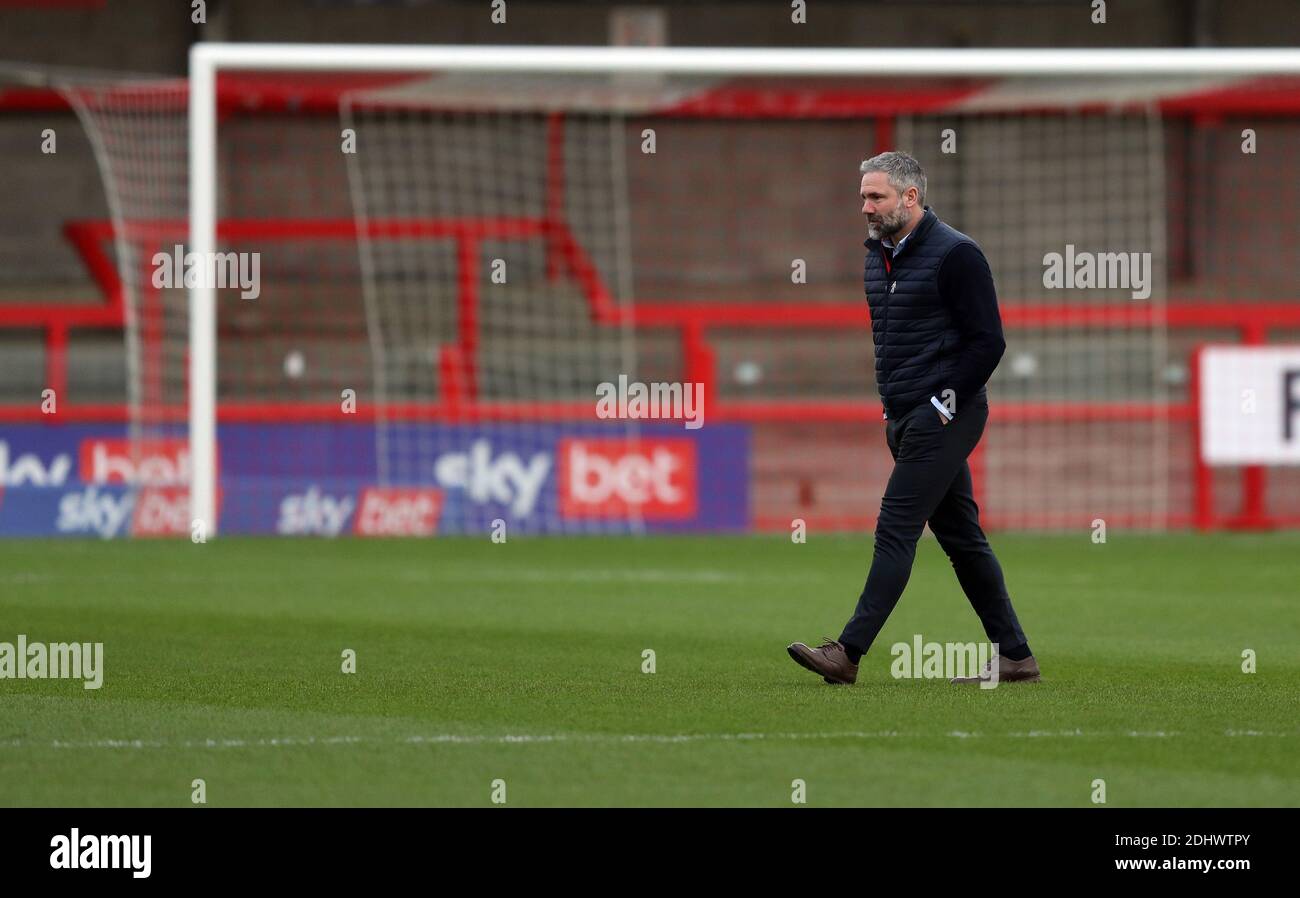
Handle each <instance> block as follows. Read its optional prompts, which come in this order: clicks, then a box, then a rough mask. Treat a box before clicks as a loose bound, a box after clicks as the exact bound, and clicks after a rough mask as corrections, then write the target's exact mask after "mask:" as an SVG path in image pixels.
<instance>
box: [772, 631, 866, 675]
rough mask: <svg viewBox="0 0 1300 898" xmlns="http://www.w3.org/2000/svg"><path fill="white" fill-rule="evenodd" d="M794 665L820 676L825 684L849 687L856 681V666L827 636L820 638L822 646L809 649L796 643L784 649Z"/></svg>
mask: <svg viewBox="0 0 1300 898" xmlns="http://www.w3.org/2000/svg"><path fill="white" fill-rule="evenodd" d="M786 651H787V652H789V653H790V657H791V658H793V659H794V660H795V663H796V664H799V665H801V666H803V667H806V668H808V669H809V670H811V671H812V672H813V673H818V674H821V675H822V679H823V680H825V681H826V682H827V683H843V684H844V685H846V686H851V685H853V684H854V683H855V682H857V679H858V666H857V665H856V664H854V663H853V662H852V661H850V660H849V656H848V655H847V654H845V652H844V646H842V645H840V644H839V643H838V642H836V641H835V640H834V639H831V638H830V637H829V636H823V637H822V644H821V645H819V646H817V648H815V649H813V648H809V647H808V646H806V645H804V644H803V643H802V642H796V643H794V644H793V645H791V646H789V647H787V648H786Z"/></svg>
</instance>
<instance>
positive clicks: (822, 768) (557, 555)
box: [0, 531, 1300, 807]
mask: <svg viewBox="0 0 1300 898" xmlns="http://www.w3.org/2000/svg"><path fill="white" fill-rule="evenodd" d="M992 541H993V544H994V547H995V549H996V550H997V552H998V554H999V557H1000V559H1001V561H1002V564H1003V567H1004V569H1005V571H1006V575H1007V581H1008V584H1009V587H1010V589H1011V593H1012V597H1013V599H1014V600H1015V602H1016V606H1017V610H1018V611H1019V613H1020V616H1021V621H1022V623H1023V625H1024V627H1025V630H1026V632H1027V633H1028V634H1029V636H1030V640H1031V644H1032V646H1033V648H1034V651H1035V654H1036V656H1037V657H1038V659H1039V662H1040V664H1041V666H1042V670H1043V676H1044V682H1042V683H1041V684H1015V685H1003V686H1001V687H999V688H997V689H993V690H980V689H977V688H970V687H966V688H961V687H954V686H950V685H948V684H947V683H946V682H944V681H940V680H895V679H893V678H892V677H891V676H890V674H889V665H890V661H891V658H890V655H889V646H890V644H892V643H894V642H900V641H910V640H911V639H912V636H913V634H918V633H919V634H921V635H922V636H923V637H924V638H925V639H926V640H927V641H939V642H943V641H949V640H951V641H973V640H979V639H982V638H983V633H982V631H981V630H980V627H979V625H978V622H977V620H976V618H975V616H974V614H973V613H972V612H971V610H970V608H969V606H968V605H967V603H966V600H965V598H964V596H963V595H962V594H961V591H960V589H959V587H958V584H957V581H956V578H955V577H954V575H953V573H952V570H951V567H950V566H949V564H948V562H947V559H946V558H945V557H944V556H943V554H942V552H941V551H940V550H939V548H938V546H937V544H936V543H935V542H934V540H933V539H932V538H930V537H929V536H928V535H927V537H926V538H925V539H923V540H922V542H921V545H920V547H919V549H918V553H917V563H916V567H915V569H914V571H913V574H912V580H911V583H910V584H909V586H908V589H907V591H906V592H905V593H904V595H903V599H902V601H901V602H900V604H899V606H898V608H897V610H896V611H895V613H894V616H893V617H892V618H891V619H890V621H889V624H888V626H887V627H886V629H885V631H884V632H883V633H882V635H881V637H880V640H879V641H878V642H877V644H876V647H875V648H874V649H873V651H872V652H871V654H869V655H868V656H867V657H866V658H864V660H863V664H862V670H861V673H860V677H859V681H858V684H857V685H856V686H853V687H832V686H827V685H826V684H824V683H822V682H821V680H820V679H818V678H816V677H815V676H813V675H812V674H810V673H808V672H807V671H805V670H803V669H802V668H799V667H797V666H796V665H795V664H794V663H793V662H791V661H790V659H789V658H788V657H787V655H786V653H785V645H786V644H787V643H789V642H792V641H795V640H801V641H811V640H815V639H816V638H817V637H819V636H821V635H822V634H827V635H831V636H835V635H837V634H838V632H839V628H840V626H841V625H842V624H843V622H844V620H845V618H846V617H847V616H848V614H849V613H850V611H851V610H852V606H853V604H854V602H855V600H856V598H857V594H858V591H859V589H860V587H861V584H862V580H863V578H864V577H865V575H866V571H867V567H868V564H869V561H870V556H871V539H870V537H869V536H860V537H849V536H833V537H832V536H818V535H816V534H813V535H812V536H811V537H810V540H809V542H808V543H807V544H806V545H794V544H792V543H791V542H790V541H789V539H788V538H776V537H771V538H768V537H682V538H646V539H627V538H611V539H605V538H575V539H524V538H512V539H510V541H509V542H508V543H506V544H503V545H494V544H492V543H491V542H489V541H488V540H487V539H486V538H483V539H434V540H419V541H404V540H403V541H359V540H358V541H314V540H282V539H269V540H245V539H220V540H215V541H212V542H210V543H208V544H207V545H192V544H190V543H188V542H185V543H178V542H169V541H135V542H121V543H98V542H75V541H4V542H0V579H3V589H0V641H7V642H14V641H15V640H16V638H17V636H18V634H19V633H22V634H26V636H27V637H28V639H29V640H32V641H38V640H39V641H46V642H66V641H73V640H76V641H89V642H103V643H104V662H105V663H104V666H105V672H104V684H103V687H102V688H101V689H99V690H85V689H83V688H82V685H81V683H80V682H79V681H75V680H16V679H3V680H0V804H5V805H56V806H59V805H92V806H94V805H163V806H188V805H190V804H191V783H192V781H193V780H194V779H196V778H202V779H203V780H204V781H205V783H206V791H207V801H208V804H209V805H211V806H223V805H439V806H441V805H457V806H490V805H491V801H490V798H491V792H492V782H493V780H497V779H500V780H504V781H505V783H506V800H507V803H508V804H509V805H511V806H537V805H624V804H630V805H769V806H787V807H789V806H790V805H791V793H792V785H791V784H792V782H793V781H794V780H796V779H800V780H803V781H804V782H805V783H806V796H807V803H808V805H822V806H824V805H869V806H881V805H926V806H934V805H987V806H992V805H1066V806H1080V807H1084V806H1091V804H1092V802H1091V797H1092V794H1093V787H1092V783H1093V780H1095V779H1104V780H1105V782H1106V797H1107V804H1108V805H1109V806H1135V805H1287V806H1295V805H1300V588H1298V587H1300V577H1298V576H1297V574H1298V571H1300V533H1294V532H1293V533H1278V534H1262V535H1248V534H1234V535H1215V536H1201V535H1193V534H1178V535H1143V534H1122V533H1121V534H1116V533H1115V532H1113V531H1112V533H1111V535H1110V539H1109V541H1108V542H1107V543H1105V544H1100V545H1098V544H1093V543H1092V542H1091V540H1090V539H1089V535H1088V534H1087V533H1084V534H1081V535H1071V536H1035V535H1020V534H995V535H994V536H993V537H992ZM344 649H353V650H355V652H356V658H357V672H356V673H355V674H345V673H343V672H342V671H341V665H342V660H341V655H342V652H343V650H344ZM646 649H651V650H653V651H654V652H655V664H656V672H654V673H652V674H651V673H643V672H642V652H643V651H644V650H646ZM1244 649H1253V650H1254V651H1255V652H1256V653H1257V659H1258V660H1257V664H1258V670H1257V672H1256V673H1253V674H1249V673H1243V672H1242V669H1241V663H1242V662H1241V654H1242V651H1243V650H1244Z"/></svg>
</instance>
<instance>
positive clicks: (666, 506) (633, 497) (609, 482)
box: [560, 439, 698, 521]
mask: <svg viewBox="0 0 1300 898" xmlns="http://www.w3.org/2000/svg"><path fill="white" fill-rule="evenodd" d="M697 496H698V489H697V479H696V464H695V442H694V441H693V440H686V439H642V440H621V439H612V440H611V439H567V440H560V514H561V515H562V516H564V517H566V518H626V517H631V516H633V515H639V516H640V517H642V518H645V519H646V520H668V521H671V520H687V519H690V518H693V517H695V513H696V506H697V504H698V503H697Z"/></svg>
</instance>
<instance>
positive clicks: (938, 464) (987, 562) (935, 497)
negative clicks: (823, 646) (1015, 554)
mask: <svg viewBox="0 0 1300 898" xmlns="http://www.w3.org/2000/svg"><path fill="white" fill-rule="evenodd" d="M988 418H989V406H988V400H987V399H985V398H983V397H981V398H979V399H977V400H975V401H973V402H971V403H968V404H967V405H966V406H965V407H964V408H962V409H959V410H958V413H957V415H956V416H955V417H954V418H953V420H952V421H950V422H949V423H948V424H946V425H945V424H944V423H943V422H942V421H940V419H939V412H938V410H937V409H935V407H934V406H933V405H931V404H930V403H929V402H928V401H926V402H925V403H923V404H921V405H919V406H917V407H916V408H914V409H912V410H911V411H909V412H908V413H907V414H905V415H904V416H903V417H902V418H900V419H898V420H894V419H892V418H891V419H889V420H888V421H886V423H885V440H886V442H888V444H889V451H890V452H891V453H892V454H893V456H894V471H893V473H892V474H891V475H890V476H889V485H888V486H887V487H886V488H885V495H884V498H883V499H881V501H880V518H879V519H878V520H877V522H876V547H875V554H874V556H873V557H872V559H871V571H870V573H869V574H867V583H866V586H864V587H863V589H862V596H861V597H860V598H859V599H858V607H857V610H856V611H855V612H854V613H853V619H852V620H850V621H849V622H848V624H847V625H846V626H845V627H844V632H843V633H842V634H841V635H840V642H841V643H843V644H844V645H846V646H849V647H850V648H854V649H857V650H858V651H861V652H863V653H865V652H866V651H867V649H869V648H871V643H872V642H873V641H874V640H875V638H876V634H878V633H879V632H880V630H881V628H882V627H884V625H885V620H886V619H887V618H888V617H889V614H890V612H892V611H893V610H894V606H895V605H897V604H898V597H899V596H901V595H902V594H903V588H904V587H906V586H907V580H908V578H909V577H910V576H911V575H912V562H913V561H914V560H915V558H916V541H917V540H918V539H920V538H921V531H922V530H923V529H924V528H925V525H926V524H927V523H929V525H930V531H931V532H932V533H934V535H935V537H937V538H938V540H939V545H940V546H942V547H943V550H944V551H945V552H947V553H948V558H949V560H951V561H952V567H953V570H954V571H956V573H957V580H958V582H960V583H961V588H962V590H963V591H964V592H965V593H966V598H967V599H969V600H970V603H971V607H973V608H974V609H975V613H976V614H977V615H979V619H980V623H982V624H983V625H984V633H985V634H986V635H987V636H988V639H989V642H996V643H998V645H999V650H1000V651H1002V652H1006V651H1007V650H1008V649H1015V648H1018V647H1020V646H1022V645H1024V644H1025V642H1026V640H1025V634H1024V632H1023V631H1022V630H1021V629H1020V622H1019V621H1018V620H1016V612H1015V609H1013V608H1012V607H1011V597H1010V596H1008V595H1007V585H1006V581H1005V580H1004V579H1003V577H1002V566H1001V565H1000V564H998V559H997V556H995V555H994V554H993V549H992V548H991V547H990V546H989V542H988V540H987V539H986V538H985V537H984V530H983V529H982V528H981V527H980V522H979V506H977V505H976V504H975V497H974V495H973V493H972V491H971V478H970V465H969V464H967V463H966V458H967V456H969V455H970V453H971V450H973V449H974V448H975V444H976V443H978V442H979V441H980V437H981V436H983V434H984V425H985V424H986V423H987V422H988Z"/></svg>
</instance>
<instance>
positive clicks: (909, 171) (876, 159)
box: [858, 150, 925, 207]
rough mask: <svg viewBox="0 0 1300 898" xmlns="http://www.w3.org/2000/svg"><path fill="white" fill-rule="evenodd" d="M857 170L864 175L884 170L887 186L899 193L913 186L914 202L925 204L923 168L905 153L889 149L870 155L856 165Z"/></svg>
mask: <svg viewBox="0 0 1300 898" xmlns="http://www.w3.org/2000/svg"><path fill="white" fill-rule="evenodd" d="M858 171H859V172H861V173H862V174H864V175H865V174H868V173H870V172H875V171H879V172H884V173H885V175H886V176H887V177H888V178H889V186H890V187H893V188H894V189H895V190H897V191H898V192H899V194H902V193H904V192H905V191H906V190H907V188H909V187H915V188H916V204H917V205H918V206H921V207H924V206H925V170H924V169H923V168H921V163H919V162H917V161H916V160H915V159H913V158H912V157H911V156H909V155H907V154H906V153H900V152H898V151H896V150H890V151H889V152H888V153H881V154H880V155H878V156H872V157H871V158H870V159H867V160H866V161H864V162H863V163H862V165H860V166H858Z"/></svg>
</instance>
